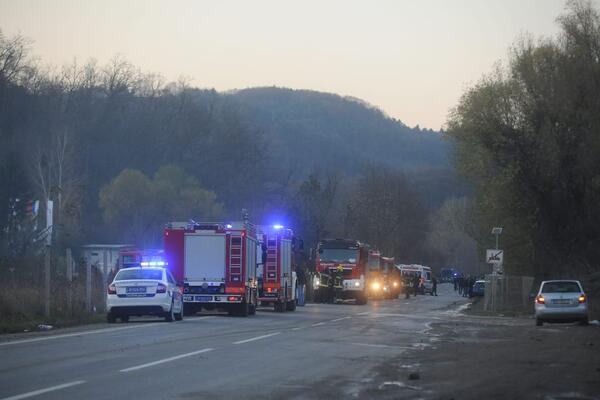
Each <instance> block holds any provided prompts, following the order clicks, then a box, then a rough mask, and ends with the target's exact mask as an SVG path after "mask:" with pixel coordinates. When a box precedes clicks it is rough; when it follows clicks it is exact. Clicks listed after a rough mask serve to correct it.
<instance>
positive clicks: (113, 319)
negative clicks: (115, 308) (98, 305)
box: [106, 313, 117, 324]
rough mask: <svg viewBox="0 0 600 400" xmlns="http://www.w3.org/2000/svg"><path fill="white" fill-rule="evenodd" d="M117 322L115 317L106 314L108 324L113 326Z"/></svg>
mask: <svg viewBox="0 0 600 400" xmlns="http://www.w3.org/2000/svg"><path fill="white" fill-rule="evenodd" d="M116 321H117V317H115V315H114V314H111V313H108V314H106V322H108V323H109V324H114V323H115V322H116Z"/></svg>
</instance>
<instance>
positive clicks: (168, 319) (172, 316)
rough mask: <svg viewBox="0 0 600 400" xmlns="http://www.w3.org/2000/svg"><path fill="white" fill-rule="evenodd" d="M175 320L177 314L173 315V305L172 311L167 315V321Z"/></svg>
mask: <svg viewBox="0 0 600 400" xmlns="http://www.w3.org/2000/svg"><path fill="white" fill-rule="evenodd" d="M174 320H175V314H174V313H173V303H171V309H170V310H169V311H167V312H166V313H165V321H166V322H173V321H174Z"/></svg>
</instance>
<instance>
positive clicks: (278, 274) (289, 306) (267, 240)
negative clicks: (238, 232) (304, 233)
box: [257, 225, 300, 312]
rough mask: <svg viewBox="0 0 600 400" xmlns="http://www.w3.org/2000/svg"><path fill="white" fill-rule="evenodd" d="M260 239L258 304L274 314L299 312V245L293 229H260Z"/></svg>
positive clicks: (271, 227) (277, 227) (274, 227)
mask: <svg viewBox="0 0 600 400" xmlns="http://www.w3.org/2000/svg"><path fill="white" fill-rule="evenodd" d="M258 238H259V240H260V242H261V248H262V251H263V256H262V259H263V260H262V261H263V262H262V263H261V264H260V265H259V267H258V269H257V278H258V300H259V301H260V304H261V305H273V306H274V308H275V311H277V312H283V311H294V310H295V309H296V284H297V283H296V253H297V251H299V250H300V249H299V247H300V241H299V240H297V239H296V237H295V236H294V233H293V232H292V230H291V229H287V228H285V227H283V226H281V225H273V226H261V227H259V228H258Z"/></svg>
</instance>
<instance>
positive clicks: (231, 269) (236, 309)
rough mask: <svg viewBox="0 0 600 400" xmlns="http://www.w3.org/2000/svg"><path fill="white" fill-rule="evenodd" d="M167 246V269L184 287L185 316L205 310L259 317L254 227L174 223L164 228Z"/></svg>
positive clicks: (244, 224)
mask: <svg viewBox="0 0 600 400" xmlns="http://www.w3.org/2000/svg"><path fill="white" fill-rule="evenodd" d="M164 246H165V259H166V263H167V265H168V268H169V270H170V271H171V273H172V274H173V276H174V277H175V279H176V280H177V281H179V282H180V283H182V285H183V301H184V310H185V312H186V314H190V313H195V312H198V311H200V310H201V309H203V308H204V309H207V310H215V309H216V310H221V311H227V312H229V314H230V315H239V316H244V317H245V316H248V315H253V314H255V312H256V306H257V302H258V291H257V280H256V267H257V263H256V260H257V258H256V256H257V249H259V248H260V247H258V238H257V232H256V229H255V227H254V225H252V224H250V223H249V222H247V221H242V222H231V223H220V222H219V223H211V222H209V223H204V222H200V223H198V222H193V221H192V222H172V223H169V224H167V226H166V228H165V231H164Z"/></svg>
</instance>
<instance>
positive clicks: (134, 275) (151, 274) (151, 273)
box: [115, 269, 162, 281]
mask: <svg viewBox="0 0 600 400" xmlns="http://www.w3.org/2000/svg"><path fill="white" fill-rule="evenodd" d="M131 279H154V280H157V281H160V280H162V271H161V270H159V269H122V270H120V271H119V273H118V274H117V276H115V281H127V280H131Z"/></svg>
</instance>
